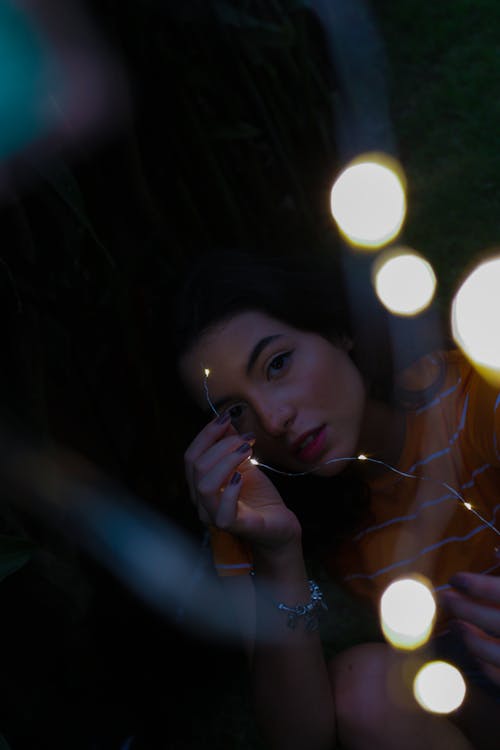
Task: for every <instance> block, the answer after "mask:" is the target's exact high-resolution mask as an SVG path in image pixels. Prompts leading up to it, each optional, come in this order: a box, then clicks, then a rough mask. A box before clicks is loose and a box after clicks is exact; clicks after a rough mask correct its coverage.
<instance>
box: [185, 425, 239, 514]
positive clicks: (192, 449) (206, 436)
mask: <svg viewBox="0 0 500 750" xmlns="http://www.w3.org/2000/svg"><path fill="white" fill-rule="evenodd" d="M230 428H232V425H231V421H230V419H229V417H228V416H227V418H224V419H221V418H218V419H215V420H212V422H210V423H209V424H207V425H206V426H205V427H204V428H203V429H202V430H201V431H200V432H199V433H198V435H197V436H196V437H195V439H194V440H193V442H192V443H191V444H190V446H189V448H188V449H187V450H186V452H185V454H184V468H185V474H186V480H187V483H188V487H189V491H190V494H191V498H192V499H193V500H195V498H196V491H195V475H194V467H195V465H196V462H197V461H198V460H199V459H200V458H201V457H202V456H203V454H204V453H206V451H207V450H209V449H210V448H211V447H212V446H213V445H214V444H215V443H216V442H218V441H220V440H221V439H222V438H223V437H224V435H226V434H227V433H229V431H230ZM232 429H233V430H234V428H232Z"/></svg>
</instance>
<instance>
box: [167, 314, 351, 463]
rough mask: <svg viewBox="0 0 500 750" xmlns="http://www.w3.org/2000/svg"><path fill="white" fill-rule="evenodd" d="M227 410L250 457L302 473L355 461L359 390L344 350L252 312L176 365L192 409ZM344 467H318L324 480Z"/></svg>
mask: <svg viewBox="0 0 500 750" xmlns="http://www.w3.org/2000/svg"><path fill="white" fill-rule="evenodd" d="M205 368H208V369H209V370H210V376H209V378H208V380H207V387H208V393H209V396H210V400H211V401H212V403H213V404H214V405H215V407H216V409H217V411H218V412H229V413H230V415H231V418H232V423H233V425H234V427H235V428H236V430H237V431H238V432H239V433H240V434H245V433H247V432H253V433H255V436H256V443H255V450H254V452H255V456H256V457H257V458H258V459H259V460H261V461H263V462H265V463H269V464H272V465H274V466H276V467H277V468H278V467H279V468H281V469H285V470H288V471H304V470H308V469H310V468H312V467H316V466H318V465H320V464H323V463H324V462H325V461H328V460H329V459H335V458H340V457H350V456H354V455H356V449H357V447H358V441H359V436H360V430H361V424H362V419H363V413H364V407H365V387H364V384H363V380H362V377H361V374H360V372H359V371H358V369H357V368H356V366H355V365H354V363H353V362H352V360H351V358H350V357H349V354H348V353H347V347H344V348H342V346H341V345H334V344H332V343H331V342H330V341H328V340H327V339H325V338H323V337H322V336H320V335H318V334H315V333H309V332H306V331H301V330H298V329H296V328H293V327H292V326H290V325H287V324H286V323H282V322H281V321H279V320H277V319H275V318H272V317H269V316H268V315H266V314H265V313H261V312H258V311H249V312H243V313H240V314H237V315H235V316H234V317H233V318H230V319H229V320H228V321H226V322H224V323H220V324H218V325H216V326H214V327H213V328H212V329H210V330H209V331H208V332H207V333H205V334H203V335H202V336H201V338H200V339H199V340H198V341H197V343H196V344H195V345H194V346H193V347H192V348H191V349H190V350H189V352H188V353H187V354H186V355H184V356H183V357H182V359H181V362H180V371H181V375H182V377H183V378H184V380H185V382H186V384H187V386H188V388H189V389H190V391H191V392H192V394H193V395H194V397H195V399H196V401H197V402H198V404H199V405H200V406H201V407H202V408H204V409H206V410H207V412H208V413H209V414H211V410H210V405H209V403H208V400H207V397H206V392H205V387H204V369H205ZM344 467H345V464H344V462H337V463H331V464H329V465H328V466H323V467H321V469H320V470H318V471H317V473H318V474H322V475H324V476H330V475H333V474H337V473H338V472H339V471H340V470H341V469H342V468H344Z"/></svg>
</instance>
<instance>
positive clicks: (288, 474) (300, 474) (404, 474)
mask: <svg viewBox="0 0 500 750" xmlns="http://www.w3.org/2000/svg"><path fill="white" fill-rule="evenodd" d="M209 373H210V370H208V369H207V368H204V379H203V387H204V389H205V395H206V398H207V402H208V404H209V406H210V408H211V409H212V411H213V412H214V413H215V414H216V415H217V416H220V415H219V412H218V411H217V409H216V408H215V406H214V405H213V403H212V400H211V398H210V393H209V391H208V375H209ZM342 461H369V462H370V463H372V464H379V465H380V466H384V467H385V468H386V469H389V471H392V472H394V474H399V476H401V477H406V478H408V479H422V480H423V481H426V482H437V483H438V484H440V485H441V486H442V487H445V488H446V489H447V490H449V492H451V493H452V495H454V496H455V497H456V498H457V500H459V502H460V503H461V505H463V506H464V508H466V509H467V510H468V511H470V512H471V513H473V514H474V515H475V516H477V518H479V520H480V521H481V522H482V523H484V524H486V526H488V527H489V528H490V529H491V530H492V531H494V532H495V534H498V536H500V531H499V530H498V529H497V527H496V526H494V525H493V524H492V523H491V522H490V521H487V520H486V518H484V517H483V516H482V515H481V514H480V513H479V512H478V511H477V510H476V509H475V508H473V507H472V505H471V504H470V503H469V502H467V500H466V499H465V498H464V496H463V495H461V494H460V492H458V490H456V489H455V488H454V487H451V486H450V485H449V484H448V483H447V482H442V481H441V480H440V479H433V478H432V477H425V476H422V475H420V474H409V473H408V472H406V471H400V470H399V469H396V467H395V466H391V464H388V463H386V462H385V461H382V460H381V459H379V458H369V457H368V456H365V455H364V454H363V453H360V455H359V456H345V457H341V458H330V459H329V460H328V461H324V462H323V463H321V464H318V466H314V467H313V468H312V469H308V470H307V471H292V472H290V471H282V470H281V469H276V468H275V467H274V466H269V464H264V463H261V462H260V461H259V460H258V459H256V458H250V462H251V463H252V464H253V465H254V466H260V467H261V468H263V469H267V470H268V471H272V472H274V473H275V474H281V476H285V477H305V476H307V475H308V474H312V473H313V472H315V471H319V469H321V468H322V467H323V466H327V465H328V464H335V463H339V462H342Z"/></svg>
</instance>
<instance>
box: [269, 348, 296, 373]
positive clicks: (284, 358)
mask: <svg viewBox="0 0 500 750" xmlns="http://www.w3.org/2000/svg"><path fill="white" fill-rule="evenodd" d="M291 356H292V352H283V353H282V354H277V355H276V357H273V358H272V360H271V361H270V363H269V366H268V368H267V377H268V378H273V377H276V376H278V375H280V374H281V373H282V372H283V371H284V370H286V369H287V367H288V366H289V364H290V359H291Z"/></svg>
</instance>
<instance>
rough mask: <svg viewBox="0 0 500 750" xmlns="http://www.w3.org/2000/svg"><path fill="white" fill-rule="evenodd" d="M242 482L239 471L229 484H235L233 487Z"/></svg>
mask: <svg viewBox="0 0 500 750" xmlns="http://www.w3.org/2000/svg"><path fill="white" fill-rule="evenodd" d="M240 480H241V474H240V472H239V471H235V472H234V474H233V476H232V477H231V480H230V482H229V484H233V485H234V484H239V483H240Z"/></svg>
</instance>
